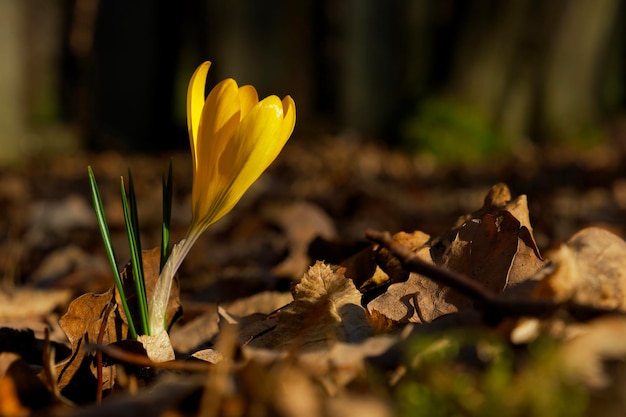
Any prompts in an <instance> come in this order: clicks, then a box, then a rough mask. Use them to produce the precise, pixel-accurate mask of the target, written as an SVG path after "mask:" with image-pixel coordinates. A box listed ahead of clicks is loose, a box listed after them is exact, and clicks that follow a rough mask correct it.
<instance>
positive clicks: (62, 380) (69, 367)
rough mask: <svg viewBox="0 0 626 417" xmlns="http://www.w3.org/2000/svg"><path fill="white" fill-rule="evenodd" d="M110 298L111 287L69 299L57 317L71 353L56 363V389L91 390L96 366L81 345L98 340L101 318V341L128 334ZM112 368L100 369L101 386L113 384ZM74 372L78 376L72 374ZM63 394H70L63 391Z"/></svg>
mask: <svg viewBox="0 0 626 417" xmlns="http://www.w3.org/2000/svg"><path fill="white" fill-rule="evenodd" d="M113 298H114V296H113V290H112V289H111V290H109V291H107V292H105V293H103V294H84V295H81V296H80V297H78V298H77V299H75V300H74V301H72V302H71V303H70V306H69V308H68V310H67V313H65V315H64V316H63V317H61V319H60V321H59V323H60V325H61V328H62V329H63V330H64V331H65V334H66V335H67V338H68V339H69V341H70V347H71V349H72V355H70V356H69V357H68V358H67V359H65V360H63V361H61V362H59V363H58V364H57V365H56V369H55V371H56V374H57V384H58V388H59V390H64V389H65V388H66V387H68V386H71V388H69V390H70V391H71V390H73V389H76V390H78V391H83V389H85V390H89V389H92V393H94V394H95V375H96V370H95V367H94V365H93V358H94V355H95V354H93V353H88V352H86V351H85V349H84V346H85V345H87V344H90V343H96V342H97V341H98V336H99V334H100V329H101V327H102V323H103V321H106V324H105V327H104V332H103V339H102V343H103V344H109V343H113V342H117V341H119V340H124V339H126V338H127V336H128V326H127V325H126V323H125V322H124V321H123V320H122V317H121V316H120V314H119V311H118V310H117V309H110V308H109V305H111V304H112V303H113V302H114V301H113ZM120 310H121V309H120ZM106 313H108V314H106ZM79 372H80V374H79ZM113 372H114V370H113V369H112V368H110V369H109V370H108V371H107V372H105V373H104V381H103V384H104V387H105V388H111V387H112V386H113V379H114V375H113V374H112V373H113ZM77 375H79V377H78V378H75V377H76V376H77ZM74 378H75V379H74ZM85 381H89V382H85ZM72 382H74V384H72ZM66 396H68V397H71V396H72V395H71V394H68V393H66Z"/></svg>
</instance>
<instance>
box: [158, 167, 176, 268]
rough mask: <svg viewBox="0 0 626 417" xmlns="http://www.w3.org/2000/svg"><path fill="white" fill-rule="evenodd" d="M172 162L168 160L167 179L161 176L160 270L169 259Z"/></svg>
mask: <svg viewBox="0 0 626 417" xmlns="http://www.w3.org/2000/svg"><path fill="white" fill-rule="evenodd" d="M172 190H173V187H172V160H171V159H170V166H169V170H168V173H167V179H165V176H163V222H162V226H161V268H160V270H163V266H164V265H165V262H167V258H168V257H169V250H170V221H171V219H172V192H173V191H172Z"/></svg>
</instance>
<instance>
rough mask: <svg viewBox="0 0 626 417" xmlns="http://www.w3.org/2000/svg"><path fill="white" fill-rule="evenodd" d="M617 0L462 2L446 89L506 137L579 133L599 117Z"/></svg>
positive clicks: (546, 137)
mask: <svg viewBox="0 0 626 417" xmlns="http://www.w3.org/2000/svg"><path fill="white" fill-rule="evenodd" d="M618 6H619V2H618V1H617V0H600V1H568V0H559V1H551V2H542V1H539V0H535V1H526V0H511V1H508V2H501V1H498V0H489V1H481V2H472V3H470V4H469V11H468V17H467V19H466V21H465V26H464V28H463V30H462V33H461V38H460V40H459V43H458V46H457V49H456V54H455V56H456V59H455V64H454V67H453V70H452V74H451V77H450V80H449V83H448V88H447V89H446V95H447V96H449V97H453V98H456V99H459V100H461V101H462V102H464V103H466V104H469V105H471V106H474V107H475V108H476V109H478V110H479V111H480V112H481V113H482V116H483V117H484V118H485V121H486V122H487V123H489V124H491V125H492V126H493V127H494V128H495V129H496V130H498V131H499V132H501V133H502V134H503V135H504V136H505V137H506V138H508V139H509V140H512V141H516V140H518V139H520V138H522V137H531V138H533V139H539V140H552V139H557V140H558V139H565V140H571V139H575V138H576V137H579V136H580V135H581V134H583V133H584V131H585V129H588V128H590V127H591V126H593V125H594V123H597V122H598V105H599V102H598V100H599V96H600V92H599V89H600V87H601V83H600V79H601V76H602V73H601V70H602V62H603V58H604V56H605V53H606V48H607V47H608V44H609V41H610V35H611V34H612V31H613V29H614V25H615V23H616V16H617V13H616V11H617V8H618Z"/></svg>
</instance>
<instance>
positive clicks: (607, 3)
mask: <svg viewBox="0 0 626 417" xmlns="http://www.w3.org/2000/svg"><path fill="white" fill-rule="evenodd" d="M619 5H620V2H619V1H618V0H598V1H568V2H565V3H564V4H563V9H562V12H561V15H560V21H559V22H558V23H559V24H558V25H556V27H555V32H554V36H553V37H552V40H553V44H552V47H551V49H550V54H549V55H548V57H547V62H546V64H547V65H546V68H545V78H544V85H543V87H544V88H543V92H544V94H543V97H542V113H543V120H542V122H543V123H542V127H543V129H542V130H543V132H542V133H543V135H542V136H544V137H546V138H563V137H565V138H569V137H576V136H581V135H585V134H586V133H587V132H586V131H587V130H588V129H590V128H592V127H593V126H594V125H595V124H596V123H597V122H598V116H599V108H598V106H599V103H598V99H599V97H600V91H599V89H600V87H601V86H602V83H601V79H602V77H603V75H604V74H606V69H605V68H603V65H602V63H603V62H605V60H604V58H605V57H606V55H607V47H608V43H609V39H610V36H611V34H612V32H613V29H614V27H615V24H616V23H617V19H616V17H617V16H618V13H617V11H618V8H619Z"/></svg>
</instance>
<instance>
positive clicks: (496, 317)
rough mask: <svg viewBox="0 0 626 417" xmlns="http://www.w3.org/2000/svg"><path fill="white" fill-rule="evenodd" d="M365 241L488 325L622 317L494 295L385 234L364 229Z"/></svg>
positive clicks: (579, 306)
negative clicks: (460, 299)
mask: <svg viewBox="0 0 626 417" xmlns="http://www.w3.org/2000/svg"><path fill="white" fill-rule="evenodd" d="M366 236H367V238H368V239H369V240H371V241H373V242H376V243H378V244H380V245H381V246H383V247H385V248H387V249H388V250H389V251H390V252H391V254H392V255H393V256H395V257H396V258H398V260H399V261H400V263H402V266H403V267H404V268H405V269H406V270H407V271H409V272H415V273H418V274H420V275H423V276H425V277H427V278H430V279H431V280H433V281H435V282H436V283H438V284H442V285H445V286H448V287H450V288H452V289H454V290H457V291H458V292H460V293H461V294H463V295H465V296H466V297H468V298H470V299H471V300H473V301H474V304H475V307H476V308H478V309H480V310H482V311H483V313H484V315H485V318H486V319H487V321H488V322H489V323H498V322H500V321H501V320H502V319H504V318H507V317H538V318H541V317H548V316H550V315H552V314H554V312H556V311H557V310H563V311H566V312H567V313H568V314H569V315H570V316H571V317H572V318H574V319H576V320H580V321H584V320H589V319H592V318H594V317H598V316H601V315H605V314H624V313H623V312H621V311H619V310H614V309H606V308H601V307H594V306H589V305H583V304H578V303H574V302H571V301H567V302H564V303H555V302H553V301H550V300H532V299H527V298H523V299H516V298H509V297H504V296H502V295H500V294H496V293H494V292H492V291H491V290H489V289H488V288H486V287H484V286H482V285H481V284H480V283H479V282H477V281H474V280H472V279H471V278H470V277H468V276H467V275H464V274H461V273H458V272H455V271H452V270H449V269H445V268H441V267H439V266H436V265H434V264H431V263H428V262H426V261H424V260H423V259H421V258H419V257H418V256H417V255H416V254H415V253H413V251H411V250H410V249H409V248H407V247H406V246H404V245H403V244H401V243H399V242H396V241H395V240H394V239H393V238H392V236H391V234H390V233H389V232H379V231H375V230H368V231H367V232H366Z"/></svg>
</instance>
